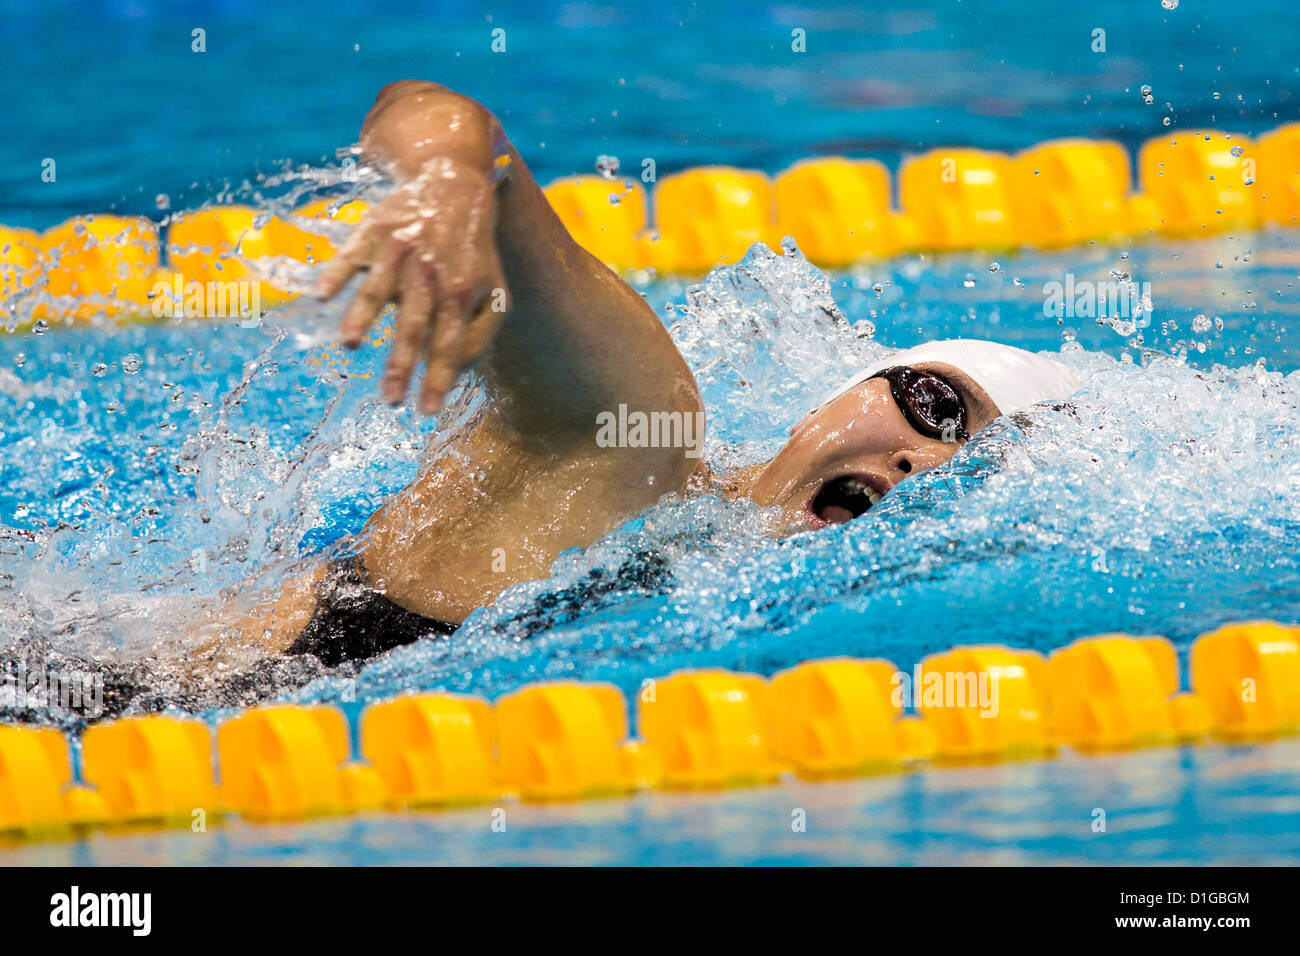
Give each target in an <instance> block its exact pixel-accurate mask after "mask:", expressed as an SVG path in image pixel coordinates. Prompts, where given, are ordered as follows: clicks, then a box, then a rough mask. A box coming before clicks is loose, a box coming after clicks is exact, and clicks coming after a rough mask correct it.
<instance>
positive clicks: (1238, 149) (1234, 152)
mask: <svg viewBox="0 0 1300 956" xmlns="http://www.w3.org/2000/svg"><path fill="white" fill-rule="evenodd" d="M1244 152H1245V150H1244V149H1242V148H1241V146H1240V145H1237V146H1234V147H1232V149H1231V153H1232V155H1233V156H1240V155H1241V154H1242V153H1244Z"/></svg>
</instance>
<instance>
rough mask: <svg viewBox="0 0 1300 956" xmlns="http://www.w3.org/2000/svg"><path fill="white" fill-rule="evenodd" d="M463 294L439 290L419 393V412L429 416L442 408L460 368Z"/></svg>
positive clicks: (449, 290) (463, 311)
mask: <svg viewBox="0 0 1300 956" xmlns="http://www.w3.org/2000/svg"><path fill="white" fill-rule="evenodd" d="M465 295H466V294H465V293H464V292H463V291H461V289H460V288H459V287H457V286H456V285H455V284H453V287H452V288H450V289H445V290H442V297H441V298H440V299H439V302H438V315H437V317H436V319H435V320H434V326H433V335H432V336H431V337H430V339H429V349H428V354H427V355H426V356H425V364H424V384H423V386H422V387H421V389H420V411H422V412H424V414H426V415H432V414H433V413H434V412H436V411H437V410H438V409H440V408H442V402H443V399H445V398H446V397H447V393H448V392H449V391H451V387H452V385H454V384H455V382H456V376H457V375H459V374H460V371H461V368H462V367H463V366H462V365H461V361H460V359H461V337H462V335H463V334H464V331H465V303H466V298H465Z"/></svg>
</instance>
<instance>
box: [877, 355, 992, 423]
mask: <svg viewBox="0 0 1300 956" xmlns="http://www.w3.org/2000/svg"><path fill="white" fill-rule="evenodd" d="M871 378H883V379H884V380H885V381H887V382H888V383H889V390H890V391H891V392H893V394H894V401H895V402H896V403H897V404H898V407H899V408H900V409H902V411H903V414H904V415H905V416H907V420H908V421H909V422H910V423H911V425H912V427H913V428H915V429H916V430H917V431H918V432H920V433H921V434H922V435H927V436H929V437H930V438H938V439H939V440H940V441H950V440H951V439H950V438H947V437H945V435H956V437H957V439H958V440H959V441H965V440H966V439H968V438H970V435H969V434H968V433H967V431H966V403H965V402H963V401H962V398H961V395H960V393H958V391H957V389H955V388H953V387H952V385H950V384H949V383H948V382H947V381H945V380H944V379H942V378H940V377H939V376H938V375H935V374H934V373H933V372H922V371H921V370H920V369H915V368H912V367H911V366H908V365H895V366H893V367H892V368H887V369H884V370H883V371H880V372H877V373H876V374H875V375H872V376H871ZM871 378H869V379H867V381H871Z"/></svg>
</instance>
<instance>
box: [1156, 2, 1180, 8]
mask: <svg viewBox="0 0 1300 956" xmlns="http://www.w3.org/2000/svg"><path fill="white" fill-rule="evenodd" d="M1160 6H1162V7H1164V8H1165V9H1166V10H1177V9H1178V0H1160Z"/></svg>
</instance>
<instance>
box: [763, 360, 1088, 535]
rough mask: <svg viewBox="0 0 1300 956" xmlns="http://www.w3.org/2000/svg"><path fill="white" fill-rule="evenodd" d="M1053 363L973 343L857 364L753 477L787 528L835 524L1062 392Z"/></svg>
mask: <svg viewBox="0 0 1300 956" xmlns="http://www.w3.org/2000/svg"><path fill="white" fill-rule="evenodd" d="M1077 387H1078V382H1077V381H1076V380H1075V378H1074V376H1073V375H1071V374H1070V372H1069V370H1068V369H1066V368H1065V366H1064V365H1062V364H1061V363H1060V362H1056V361H1053V360H1052V359H1049V358H1045V357H1043V356H1039V355H1034V354H1033V353H1031V352H1026V351H1025V350H1024V349H1018V348H1012V347H1011V346H1009V345H1000V344H998V343H996V342H986V341H982V340H979V339H950V340H947V341H940V342H928V343H926V344H925V345H919V346H917V347H916V348H912V349H906V350H904V351H902V352H898V353H895V354H894V355H891V356H889V357H888V358H887V359H884V360H882V361H879V362H875V363H873V364H872V365H869V366H867V367H866V368H865V369H863V370H862V371H861V372H859V373H858V374H857V375H854V376H853V377H852V378H851V379H849V381H847V382H845V383H844V385H842V386H841V387H840V388H839V389H837V390H836V391H835V392H833V393H832V394H831V395H830V396H829V397H828V398H827V399H826V400H825V401H824V402H822V404H821V405H819V406H818V407H817V408H816V409H814V410H813V411H811V412H809V413H808V414H807V415H805V416H804V418H803V420H802V421H801V422H799V424H797V425H795V426H794V428H792V429H791V430H790V440H789V441H788V442H787V443H786V445H785V447H784V448H783V449H781V452H780V454H778V455H777V456H776V457H775V458H774V459H773V460H772V461H771V462H770V463H769V464H768V466H767V467H766V468H765V469H764V470H763V472H762V473H761V474H760V475H759V477H758V478H757V480H756V481H755V483H754V485H753V488H752V490H751V496H752V497H753V498H754V500H755V501H757V502H758V503H759V504H760V505H781V506H782V507H783V508H784V509H785V511H786V514H787V516H788V517H789V518H790V519H791V523H792V525H794V526H795V527H814V528H818V527H824V526H825V525H828V524H842V523H843V522H845V521H849V520H851V519H853V518H856V517H857V516H858V515H860V514H862V513H863V512H864V511H866V510H867V509H868V508H870V507H871V505H873V504H875V503H876V502H877V501H879V500H880V498H881V497H882V496H883V495H885V494H886V493H888V492H889V490H890V489H891V488H893V487H894V485H896V484H898V483H899V482H900V481H902V480H903V479H904V478H907V477H908V476H909V475H914V474H917V473H918V472H921V471H925V470H926V469H928V468H933V467H934V466H935V465H939V464H942V463H943V462H945V461H947V460H948V459H949V458H951V457H952V456H953V454H954V453H955V452H956V451H957V449H958V448H960V447H961V446H962V444H964V443H965V442H966V441H967V440H968V439H969V438H970V436H971V435H974V434H975V433H976V432H977V431H979V430H980V429H981V428H983V427H984V426H986V425H988V424H989V423H990V422H992V421H993V420H994V419H996V418H998V417H999V416H1001V415H1009V414H1011V413H1012V412H1016V411H1020V410H1021V409H1024V408H1027V407H1028V406H1030V405H1033V404H1036V403H1037V402H1043V401H1053V400H1058V401H1059V400H1063V399H1066V398H1069V397H1070V395H1071V394H1072V393H1073V392H1074V390H1075V389H1076V388H1077Z"/></svg>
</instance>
